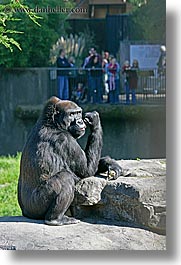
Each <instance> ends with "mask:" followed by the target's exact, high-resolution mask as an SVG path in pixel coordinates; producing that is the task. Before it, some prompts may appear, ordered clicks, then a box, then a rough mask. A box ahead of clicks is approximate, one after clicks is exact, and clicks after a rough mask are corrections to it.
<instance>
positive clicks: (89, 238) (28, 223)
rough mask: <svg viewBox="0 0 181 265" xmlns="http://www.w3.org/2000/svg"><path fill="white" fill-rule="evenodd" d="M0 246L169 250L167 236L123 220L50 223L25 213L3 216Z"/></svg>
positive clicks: (23, 248) (22, 248)
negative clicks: (167, 248) (17, 215)
mask: <svg viewBox="0 0 181 265" xmlns="http://www.w3.org/2000/svg"><path fill="white" fill-rule="evenodd" d="M0 249H6V250H14V249H16V250H166V237H165V236H164V235H158V234H156V233H153V232H151V231H148V230H144V229H141V228H139V227H136V226H135V225H134V224H130V223H124V222H117V223H116V222H111V223H109V222H105V220H99V221H95V220H92V219H87V220H84V222H80V223H78V224H74V225H65V226H58V227H56V226H47V225H45V224H44V223H43V221H37V220H30V219H28V218H25V217H15V216H12V217H0Z"/></svg>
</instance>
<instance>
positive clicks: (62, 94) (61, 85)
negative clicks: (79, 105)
mask: <svg viewBox="0 0 181 265" xmlns="http://www.w3.org/2000/svg"><path fill="white" fill-rule="evenodd" d="M57 67H58V68H62V70H60V69H58V71H57V76H58V95H59V98H60V99H65V100H66V99H69V83H68V71H66V68H70V67H71V65H70V63H69V62H68V60H67V58H66V57H65V51H64V49H60V51H59V57H58V58H57Z"/></svg>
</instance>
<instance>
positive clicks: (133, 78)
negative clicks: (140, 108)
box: [129, 60, 139, 104]
mask: <svg viewBox="0 0 181 265" xmlns="http://www.w3.org/2000/svg"><path fill="white" fill-rule="evenodd" d="M138 69H139V63H138V61H137V60H133V64H132V66H131V71H130V74H129V89H130V94H131V95H132V104H136V89H137V86H138V73H137V72H138Z"/></svg>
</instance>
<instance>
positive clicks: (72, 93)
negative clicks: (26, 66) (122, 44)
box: [49, 68, 166, 104]
mask: <svg viewBox="0 0 181 265" xmlns="http://www.w3.org/2000/svg"><path fill="white" fill-rule="evenodd" d="M49 71H50V90H51V92H50V93H51V94H57V95H58V75H57V73H58V74H60V76H66V77H67V79H68V86H69V99H71V100H74V101H77V102H79V103H87V102H91V101H92V99H91V98H90V96H89V97H88V95H89V93H90V91H91V79H93V78H100V80H101V87H98V88H97V89H100V90H101V95H102V100H103V103H106V102H109V91H108V81H107V76H106V73H105V71H104V69H102V68H94V69H83V68H49ZM137 75H138V82H137V88H136V89H135V92H136V99H137V104H154V103H155V104H163V103H165V99H166V76H165V75H163V74H162V75H159V74H158V71H157V69H140V70H139V71H138V72H137ZM124 82H125V76H124V74H122V72H121V71H120V74H119V81H118V94H119V103H120V104H124V103H125V102H126V91H125V83H124ZM130 99H131V96H130Z"/></svg>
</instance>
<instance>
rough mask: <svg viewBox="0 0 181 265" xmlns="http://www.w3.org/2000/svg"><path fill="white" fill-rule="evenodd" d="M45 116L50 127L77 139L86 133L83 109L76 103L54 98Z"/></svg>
mask: <svg viewBox="0 0 181 265" xmlns="http://www.w3.org/2000/svg"><path fill="white" fill-rule="evenodd" d="M43 116H44V117H45V120H47V121H48V125H49V126H51V127H52V126H53V127H56V128H60V129H64V130H67V131H68V132H69V133H70V134H71V135H72V136H73V137H74V138H75V139H78V138H80V137H81V136H83V135H84V133H85V128H86V125H85V123H84V121H83V119H82V109H81V108H80V107H79V106H78V105H77V104H76V103H74V102H72V101H69V100H61V99H59V98H57V97H52V98H50V100H49V101H48V102H47V104H46V106H45V108H44V111H43Z"/></svg>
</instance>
